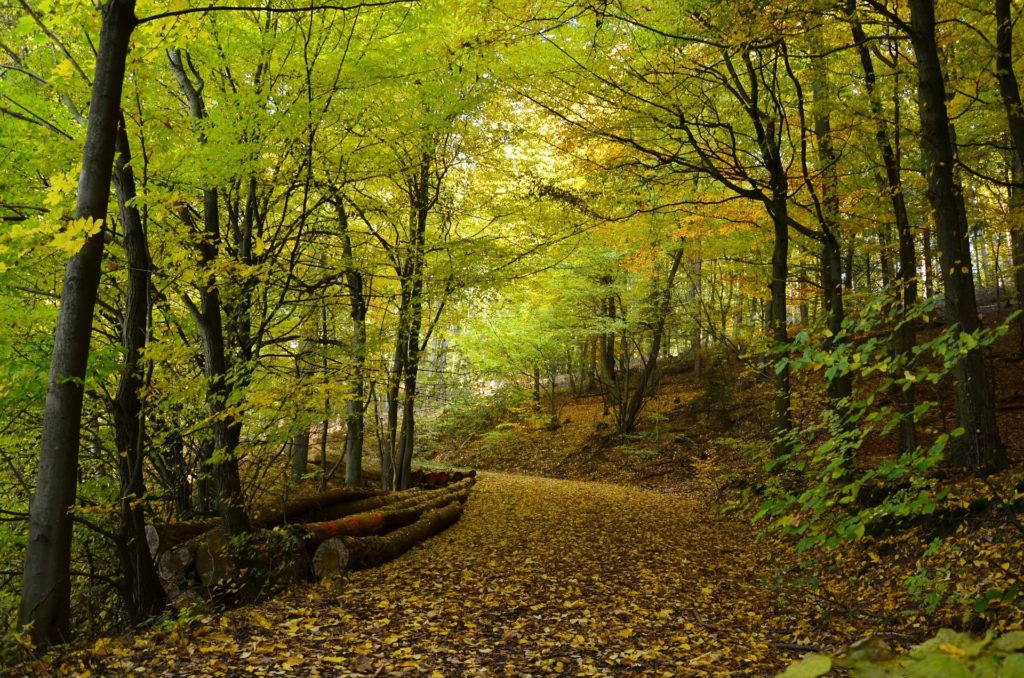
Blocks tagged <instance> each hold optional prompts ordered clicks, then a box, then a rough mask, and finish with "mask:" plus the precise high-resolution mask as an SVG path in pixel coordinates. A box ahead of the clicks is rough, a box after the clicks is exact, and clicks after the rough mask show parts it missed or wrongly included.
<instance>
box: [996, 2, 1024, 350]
mask: <svg viewBox="0 0 1024 678" xmlns="http://www.w3.org/2000/svg"><path fill="white" fill-rule="evenodd" d="M995 9H996V75H997V76H998V79H999V95H1000V96H1001V97H1002V100H1003V108H1004V109H1005V111H1006V122H1007V127H1008V129H1009V130H1010V138H1011V139H1012V140H1013V154H1014V162H1013V163H1012V170H1011V176H1012V185H1011V186H1010V249H1011V252H1010V256H1011V260H1012V262H1013V281H1014V287H1015V291H1016V293H1017V307H1018V308H1019V309H1021V310H1024V104H1022V102H1021V96H1020V86H1019V85H1018V83H1017V73H1016V71H1015V70H1014V66H1013V17H1011V16H1010V0H996V8H995ZM1019 335H1020V344H1019V351H1020V353H1022V354H1024V315H1022V316H1021V319H1020V331H1019Z"/></svg>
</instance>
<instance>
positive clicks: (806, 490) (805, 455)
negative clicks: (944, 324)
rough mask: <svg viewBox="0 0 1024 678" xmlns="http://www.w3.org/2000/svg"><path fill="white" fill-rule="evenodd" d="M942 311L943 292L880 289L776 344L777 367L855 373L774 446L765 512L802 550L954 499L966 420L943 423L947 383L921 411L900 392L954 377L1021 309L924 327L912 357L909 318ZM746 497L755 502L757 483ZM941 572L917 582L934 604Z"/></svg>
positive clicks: (904, 521)
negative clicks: (911, 433)
mask: <svg viewBox="0 0 1024 678" xmlns="http://www.w3.org/2000/svg"><path fill="white" fill-rule="evenodd" d="M934 315H935V304H934V302H931V301H925V302H922V303H920V304H918V305H917V306H915V307H914V308H913V309H911V310H910V312H908V313H906V314H905V313H904V312H903V310H902V309H900V308H898V307H897V306H896V305H895V304H892V303H890V302H889V300H888V299H887V298H886V297H885V296H884V295H880V296H879V297H877V298H875V299H873V300H871V301H870V303H869V304H868V305H867V306H866V308H865V309H864V310H863V312H862V313H861V314H860V315H859V316H858V317H855V318H849V319H848V320H847V321H846V322H845V323H844V325H843V328H842V330H841V331H840V332H839V334H838V335H837V336H831V334H830V333H829V332H828V330H827V329H825V328H822V327H817V328H810V329H807V330H804V331H801V332H800V333H799V334H797V336H796V337H795V338H794V339H793V340H792V341H791V343H790V344H789V345H788V346H784V347H778V348H777V349H776V353H775V367H776V369H779V370H781V369H782V368H783V367H784V366H785V365H787V364H788V365H789V366H790V368H791V369H792V371H793V374H794V378H795V377H796V376H797V375H799V374H800V373H801V372H807V371H813V372H820V373H823V374H824V376H825V378H826V380H827V381H828V382H831V381H833V380H835V379H837V378H839V377H841V376H847V375H850V376H853V377H855V386H854V392H853V395H851V396H849V397H846V398H842V399H837V400H835V401H833V402H831V403H829V404H828V406H826V407H823V408H821V410H820V413H816V414H813V415H807V414H806V413H805V416H804V418H803V419H802V421H801V422H800V424H799V425H797V426H794V428H793V429H792V430H791V431H790V432H788V433H786V434H785V435H784V436H783V437H782V439H781V441H780V442H781V443H783V444H782V445H780V446H777V447H780V448H781V449H784V450H785V452H784V453H782V454H778V455H777V456H769V453H767V452H765V453H764V459H763V461H764V465H765V468H766V470H767V476H766V483H765V485H764V487H763V488H760V489H762V490H763V494H762V496H761V497H760V506H759V510H758V511H757V512H756V514H755V517H754V519H755V521H763V522H764V523H765V524H766V526H767V529H769V530H773V531H776V532H780V533H782V534H784V535H787V536H790V537H793V538H795V539H796V545H797V550H798V551H799V552H800V553H805V552H807V551H808V550H809V549H814V548H824V549H827V550H831V549H835V548H837V547H839V546H840V545H841V544H843V543H846V542H850V541H854V540H858V539H861V538H863V537H864V536H865V535H866V534H869V533H872V532H884V531H887V530H892V529H896V528H900V527H909V526H912V525H914V524H918V523H922V522H925V517H926V516H933V514H936V513H937V512H939V511H943V510H945V509H946V508H947V502H946V500H947V497H948V494H949V485H948V482H946V481H945V479H944V477H943V474H942V473H938V472H937V471H938V469H939V466H940V465H941V464H942V462H943V461H944V460H945V458H946V456H947V452H948V448H949V446H950V444H951V441H953V440H954V439H955V438H956V437H957V436H959V435H962V434H963V430H962V429H951V430H947V429H946V427H944V425H943V424H942V421H937V419H938V418H937V417H936V416H935V414H937V411H938V408H939V406H940V403H939V402H938V401H937V400H936V399H934V398H931V399H929V398H928V397H926V396H927V395H934V394H935V393H936V392H937V389H936V390H932V391H930V392H929V393H926V392H925V390H924V389H918V393H917V396H918V397H917V401H916V406H915V407H914V409H913V411H912V412H910V413H904V412H901V411H900V408H899V405H898V403H896V402H894V401H896V400H897V398H896V395H897V394H898V392H899V391H900V390H906V389H908V388H910V387H911V385H913V384H932V385H936V386H938V385H940V384H946V383H948V380H949V379H950V378H951V375H952V372H953V369H954V366H955V364H956V362H957V360H958V358H959V357H960V356H961V355H963V354H965V353H966V352H967V351H968V350H972V349H975V348H978V347H980V348H983V349H984V348H988V347H990V346H992V344H993V343H994V342H995V341H996V340H997V339H999V338H1000V337H1002V336H1003V335H1004V334H1006V332H1007V331H1008V329H1009V323H1010V322H1012V321H1013V319H1014V318H1013V317H1012V316H1011V318H1009V319H1008V320H1007V321H1006V322H1004V323H1003V324H1002V325H1000V326H998V327H994V328H991V329H981V330H978V331H977V332H973V333H967V332H963V331H961V330H960V328H959V327H956V326H954V327H948V328H945V329H943V330H941V331H938V332H936V333H934V334H933V335H930V336H923V337H919V340H918V344H917V345H916V346H915V347H914V349H913V352H912V355H910V356H904V355H900V354H899V352H898V351H897V350H896V348H897V347H896V344H895V335H896V332H897V330H898V329H899V328H900V327H901V325H902V324H903V323H910V322H916V323H920V324H921V325H927V323H928V322H929V321H930V320H931V318H932V317H934ZM822 397H823V398H824V397H825V396H824V393H823V394H822ZM908 416H909V417H911V418H912V419H913V421H914V422H915V423H916V424H917V434H918V435H917V437H918V441H919V443H920V444H919V445H918V446H917V447H916V448H915V449H912V450H907V451H904V452H902V453H899V454H897V453H896V451H895V450H893V451H891V452H890V451H888V450H887V449H886V444H887V440H888V439H889V438H890V437H891V434H893V433H894V432H895V431H896V430H897V429H898V427H899V426H900V423H901V421H902V420H903V418H904V417H908ZM922 441H923V442H922ZM746 498H747V500H748V501H750V502H753V501H754V498H753V496H752V493H750V492H749V491H748V493H747V494H746ZM935 550H937V548H932V549H930V553H929V552H927V551H926V553H925V556H926V557H927V556H928V555H931V554H932V553H934V552H935ZM940 580H941V577H935V576H931V575H929V574H928V572H927V571H926V572H924V573H923V574H922V573H920V572H919V575H918V576H917V577H913V578H911V579H910V580H908V582H907V583H908V586H910V588H911V592H912V593H913V594H914V595H915V597H916V598H917V600H918V601H919V603H921V605H922V607H924V608H926V609H932V610H934V609H936V608H937V607H938V606H939V605H940V604H941V603H942V600H943V599H944V595H945V592H944V591H943V590H941V586H939V585H938V584H937V582H939V581H940ZM969 603H970V601H968V604H969Z"/></svg>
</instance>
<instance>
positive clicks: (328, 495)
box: [147, 471, 476, 604]
mask: <svg viewBox="0 0 1024 678" xmlns="http://www.w3.org/2000/svg"><path fill="white" fill-rule="evenodd" d="M417 473H418V474H419V475H417V477H416V480H417V481H419V482H418V483H417V485H418V486H417V487H413V488H412V489H409V490H405V491H401V492H382V491H380V490H370V489H347V488H346V489H335V490H328V491H327V492H324V493H321V494H319V495H315V496H312V497H306V498H303V499H299V500H296V501H293V502H289V503H287V504H285V505H284V506H282V507H279V508H275V509H272V510H264V511H262V512H259V513H256V514H255V515H254V516H253V527H254V529H256V530H273V531H274V532H273V533H265V534H276V535H279V536H280V538H275V539H273V540H271V542H273V547H272V548H273V549H275V550H283V551H284V552H275V553H264V554H262V555H261V554H256V553H253V554H246V553H245V550H246V549H247V548H249V546H248V543H246V544H243V545H241V546H239V545H238V544H234V545H229V543H228V540H227V539H226V538H225V534H224V532H223V531H222V530H221V528H220V527H219V526H218V524H217V521H193V522H188V523H170V524H165V525H150V526H147V537H148V538H149V546H150V552H151V553H152V555H153V557H154V558H155V560H156V563H157V569H158V571H159V573H160V578H161V580H162V582H163V584H164V588H165V589H166V590H167V593H168V596H169V598H170V599H171V601H172V602H174V603H175V604H185V603H190V602H194V601H195V600H197V599H203V598H207V597H209V596H210V595H211V594H216V593H217V592H218V591H219V590H223V589H225V588H228V587H236V588H237V587H238V586H239V580H240V579H244V578H245V576H247V572H248V571H249V569H259V568H252V567H251V566H252V564H253V563H255V562H262V563H265V564H266V567H264V568H263V569H264V570H266V571H272V572H273V575H272V576H274V577H278V578H284V579H308V578H310V577H315V578H317V579H321V578H324V577H328V576H338V575H342V574H344V573H345V572H347V571H349V570H357V569H363V568H367V567H373V566H376V565H379V564H381V563H384V562H387V561H388V560H392V559H394V558H396V557H398V556H399V555H401V554H402V553H404V552H405V551H407V550H409V549H410V548H412V547H413V546H415V545H416V544H418V543H420V542H421V541H424V540H425V539H428V538H429V537H431V536H433V535H435V534H437V533H439V532H441V531H442V530H444V529H445V528H447V527H448V526H449V525H451V524H453V523H454V522H455V521H457V520H458V519H459V517H460V516H461V514H462V505H463V504H464V503H465V501H466V499H467V498H468V497H469V491H470V488H471V487H472V486H473V484H474V483H475V482H476V481H475V476H476V472H475V471H470V472H464V471H455V472H445V471H420V472H417ZM267 543H270V542H267V541H266V540H262V541H254V542H253V545H252V547H251V548H252V549H259V548H264V547H265V545H266V544H267ZM240 549H241V551H242V555H241V557H240V555H239V550H240ZM250 555H251V557H250ZM260 558H262V560H260ZM241 561H244V563H243V562H241ZM264 575H266V573H265V572H264ZM282 583H287V582H282Z"/></svg>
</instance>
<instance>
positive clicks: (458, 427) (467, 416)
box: [420, 382, 532, 455]
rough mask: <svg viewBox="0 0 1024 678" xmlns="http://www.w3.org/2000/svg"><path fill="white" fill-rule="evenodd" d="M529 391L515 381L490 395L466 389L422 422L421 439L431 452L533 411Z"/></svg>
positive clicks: (436, 452) (443, 448) (439, 452)
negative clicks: (439, 412) (435, 414)
mask: <svg viewBox="0 0 1024 678" xmlns="http://www.w3.org/2000/svg"><path fill="white" fill-rule="evenodd" d="M531 405H532V399H531V394H530V391H529V390H527V389H525V388H523V387H522V386H520V385H519V384H516V383H514V382H510V383H506V384H503V385H501V386H500V387H498V388H497V389H496V390H495V391H494V393H492V394H490V395H478V394H474V393H467V392H463V393H460V394H459V395H458V396H456V397H454V398H453V399H452V400H451V402H449V403H448V405H447V406H446V407H445V409H444V412H442V413H441V414H440V415H438V416H437V417H434V418H432V419H429V420H425V421H423V422H422V424H421V434H420V442H421V443H423V444H424V447H425V449H426V450H427V451H428V453H433V454H434V455H436V454H441V453H444V452H447V451H449V449H448V448H447V446H448V445H450V444H451V443H453V442H454V443H455V444H460V443H462V442H463V441H464V440H466V439H467V438H469V437H470V436H473V435H476V434H478V433H483V432H484V431H486V430H488V429H490V428H493V427H495V426H497V425H498V424H499V423H501V422H503V421H507V420H509V419H512V418H514V417H516V416H523V415H526V414H528V413H529V412H530V411H531Z"/></svg>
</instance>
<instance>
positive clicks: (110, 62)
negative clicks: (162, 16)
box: [18, 0, 135, 646]
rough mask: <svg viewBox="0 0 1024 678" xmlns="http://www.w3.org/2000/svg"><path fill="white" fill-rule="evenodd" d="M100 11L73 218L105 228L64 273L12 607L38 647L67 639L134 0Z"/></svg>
mask: <svg viewBox="0 0 1024 678" xmlns="http://www.w3.org/2000/svg"><path fill="white" fill-rule="evenodd" d="M102 11H103V24H102V28H101V31H100V44H99V50H98V52H97V54H96V72H95V75H94V78H93V86H92V96H91V100H90V104H89V122H88V127H87V129H86V137H85V150H84V152H83V154H82V171H81V173H80V175H79V178H78V201H77V205H76V207H75V218H76V219H90V220H93V221H99V222H101V224H104V226H101V227H100V228H99V229H98V230H97V232H96V233H94V234H93V235H92V236H90V237H89V238H87V239H86V241H85V244H83V245H82V249H81V250H79V251H78V253H77V254H75V255H74V256H73V257H72V258H71V259H70V260H69V261H68V264H67V267H66V268H65V271H64V285H63V287H62V288H61V305H60V312H59V314H58V317H57V328H56V332H55V336H54V342H53V355H52V357H51V359H50V378H49V385H48V388H47V393H46V405H45V411H44V414H43V432H42V440H41V443H40V457H39V481H38V483H37V484H36V490H35V494H34V495H33V497H32V503H31V508H30V517H29V535H28V551H27V554H26V558H25V571H24V576H23V578H22V589H21V606H20V609H19V613H18V624H19V626H25V625H31V628H30V630H29V634H30V636H31V639H32V641H33V642H34V643H35V644H36V645H40V646H43V645H49V644H54V643H60V642H63V641H66V640H68V638H69V637H70V622H71V573H70V570H71V532H72V518H71V509H72V508H73V507H74V504H75V495H76V489H77V481H78V447H79V442H80V434H81V418H82V401H83V396H84V380H85V373H86V364H87V362H88V358H89V341H90V338H91V334H92V317H93V310H94V307H95V305H96V295H97V292H98V289H99V282H100V269H101V263H102V260H103V239H104V238H105V237H106V233H105V222H106V217H107V202H108V200H109V198H110V177H111V173H112V171H113V163H114V145H115V141H116V137H117V123H118V117H119V109H120V104H121V90H122V87H123V84H124V73H125V61H126V60H127V56H128V44H129V39H130V38H131V34H132V30H133V29H134V27H135V2H134V0H109V1H108V2H107V4H106V5H104V7H103V10H102Z"/></svg>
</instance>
